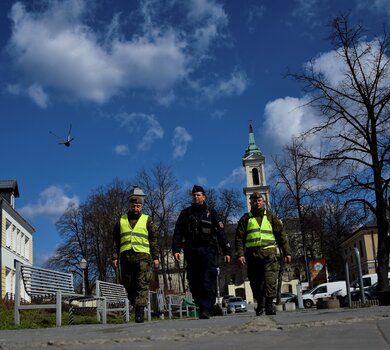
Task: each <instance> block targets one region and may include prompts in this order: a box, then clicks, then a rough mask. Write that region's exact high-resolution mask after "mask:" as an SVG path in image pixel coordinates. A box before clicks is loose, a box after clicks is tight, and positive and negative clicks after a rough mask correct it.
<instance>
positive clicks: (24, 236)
mask: <svg viewBox="0 0 390 350" xmlns="http://www.w3.org/2000/svg"><path fill="white" fill-rule="evenodd" d="M17 197H19V189H18V184H17V182H16V180H0V223H1V230H0V234H1V240H0V241H1V250H0V271H1V274H0V282H1V283H0V294H1V299H5V298H7V299H12V298H13V295H14V293H15V261H20V262H21V263H22V264H26V265H32V261H33V233H34V232H35V230H34V228H33V227H32V226H31V225H30V224H29V223H28V222H27V221H26V220H25V219H24V218H23V217H22V216H21V215H20V214H19V213H18V212H17V211H16V209H15V199H16V198H17ZM24 298H25V299H26V300H27V299H28V298H27V296H26V295H25V296H24Z"/></svg>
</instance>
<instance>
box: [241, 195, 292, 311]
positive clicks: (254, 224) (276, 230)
mask: <svg viewBox="0 0 390 350" xmlns="http://www.w3.org/2000/svg"><path fill="white" fill-rule="evenodd" d="M249 199H250V204H251V210H250V212H249V213H246V214H244V215H243V216H242V217H241V219H240V220H239V222H238V225H237V229H236V239H235V243H236V254H237V260H238V264H239V265H240V266H244V265H245V264H246V265H247V266H248V278H249V282H250V285H251V289H252V293H253V296H254V298H255V299H256V300H257V307H256V309H255V310H256V315H258V316H260V315H262V314H263V312H264V299H265V313H266V314H267V315H275V314H276V311H275V307H274V305H273V302H272V301H273V299H274V298H276V294H277V290H276V289H277V288H276V284H277V278H278V259H277V256H276V252H277V251H276V248H277V246H278V247H279V248H280V250H281V252H282V254H283V256H284V259H285V262H286V263H290V262H291V250H290V245H289V243H288V239H287V235H286V232H285V231H284V229H283V225H282V223H281V221H280V220H279V219H278V218H277V217H276V216H274V215H272V214H271V213H270V212H269V211H268V210H266V209H265V200H264V198H263V196H262V195H261V194H260V193H258V192H255V193H252V194H251V196H250V197H249Z"/></svg>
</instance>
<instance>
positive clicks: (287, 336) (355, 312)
mask: <svg viewBox="0 0 390 350" xmlns="http://www.w3.org/2000/svg"><path fill="white" fill-rule="evenodd" d="M44 348H49V349H53V350H55V349H61V350H117V349H118V350H119V349H161V350H165V349H166V350H168V349H169V350H173V349H175V350H176V349H186V350H192V349H194V350H195V349H197V350H198V349H214V350H217V349H218V350H219V349H223V350H230V349H240V348H242V349H245V350H247V349H278V350H280V349H300V350H305V349H313V350H320V349H326V350H333V349H343V350H346V349H353V350H360V349H364V350H366V349H375V350H381V349H390V306H381V307H379V306H373V307H367V308H360V309H348V308H342V309H322V310H316V309H310V310H296V311H282V312H278V314H277V315H276V316H260V317H257V316H256V315H255V313H254V312H253V310H249V311H248V312H247V313H242V314H231V315H227V316H218V317H212V318H211V319H209V320H197V319H183V320H159V321H152V322H146V323H144V324H136V323H129V324H121V325H111V324H108V325H100V324H99V325H75V326H63V327H57V328H48V329H39V330H32V329H29V330H16V331H0V349H7V350H11V349H31V350H35V349H44Z"/></svg>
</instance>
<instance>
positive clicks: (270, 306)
mask: <svg viewBox="0 0 390 350" xmlns="http://www.w3.org/2000/svg"><path fill="white" fill-rule="evenodd" d="M273 299H274V298H269V297H267V298H265V314H266V315H276V309H275V305H274V303H273V302H272V300H273Z"/></svg>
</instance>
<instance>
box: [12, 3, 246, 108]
mask: <svg viewBox="0 0 390 350" xmlns="http://www.w3.org/2000/svg"><path fill="white" fill-rule="evenodd" d="M139 2H140V10H139V13H138V14H139V17H136V16H133V17H134V18H138V19H139V21H138V22H139V23H138V22H137V23H136V25H134V26H135V27H136V31H135V32H133V31H130V33H131V34H130V35H131V36H129V34H128V33H129V31H128V30H125V27H124V25H125V24H126V20H124V21H123V23H121V21H120V18H121V16H120V14H118V13H114V14H113V15H112V18H111V20H110V23H109V24H108V25H106V26H104V27H102V26H101V22H97V21H96V23H98V26H97V25H95V24H96V23H93V19H92V20H91V18H93V14H94V13H93V11H94V8H93V7H90V6H88V1H87V0H64V1H50V2H47V3H45V4H46V5H47V7H46V9H45V10H43V11H42V12H38V11H35V12H32V11H29V10H28V9H27V8H26V7H25V6H24V5H23V4H22V3H21V2H16V3H15V4H14V5H13V7H12V9H11V11H10V13H9V17H10V19H11V22H12V34H11V37H10V39H9V41H8V45H7V50H8V53H9V54H10V56H11V57H12V59H13V63H14V65H15V66H16V67H17V69H18V71H19V72H20V73H21V74H20V81H23V82H24V83H25V84H27V86H35V88H30V90H31V91H30V92H29V93H28V94H27V92H26V94H27V95H28V96H30V98H32V100H33V101H34V102H35V103H37V104H38V105H39V106H41V107H43V108H44V107H46V106H47V103H48V101H49V99H50V96H51V95H53V94H62V95H64V96H66V97H67V98H76V99H80V100H86V101H91V102H95V103H99V104H101V103H105V102H106V101H108V100H109V99H110V98H111V97H112V96H114V95H117V94H121V93H123V92H124V91H126V90H128V89H145V90H151V91H154V92H155V91H157V92H161V91H162V92H164V91H170V90H172V89H173V88H174V86H175V84H177V83H179V82H185V81H186V78H188V75H189V74H190V73H192V72H193V71H194V69H195V68H196V67H197V66H199V65H200V63H201V62H202V59H203V58H205V57H206V56H207V53H208V51H209V50H210V49H214V48H215V43H216V41H217V40H219V39H220V38H222V37H223V33H222V32H223V30H224V29H225V28H226V27H227V24H228V19H227V15H226V13H225V11H224V9H223V7H222V5H221V4H218V3H217V2H216V1H214V0H192V1H190V2H186V3H185V5H186V6H182V5H183V4H179V3H177V2H176V1H172V2H170V3H165V2H164V6H162V5H161V4H160V3H159V2H158V1H155V0H140V1H139ZM174 6H176V7H175V10H176V11H177V10H180V11H183V10H186V11H187V13H185V14H184V15H182V16H178V18H180V21H179V22H172V23H170V22H169V19H170V18H171V16H165V14H169V13H171V12H172V11H173V7H174ZM126 15H128V14H124V15H122V16H123V17H126ZM189 20H190V23H189V22H188V21H189ZM87 21H88V22H87ZM18 83H20V82H18ZM20 84H21V83H20ZM34 84H36V85H34ZM230 84H231V86H233V85H235V87H233V90H235V91H239V90H240V87H239V83H238V82H237V81H236V83H234V82H230ZM22 86H23V85H22V84H21V87H22ZM225 88H227V89H228V90H229V89H230V88H229V87H225ZM24 89H25V90H27V87H26V86H24ZM174 96H175V95H174V94H173V93H172V92H170V93H166V94H164V93H162V94H161V95H157V97H161V98H160V99H159V102H160V103H161V104H164V105H168V104H169V103H171V102H172V101H173V98H174Z"/></svg>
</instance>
